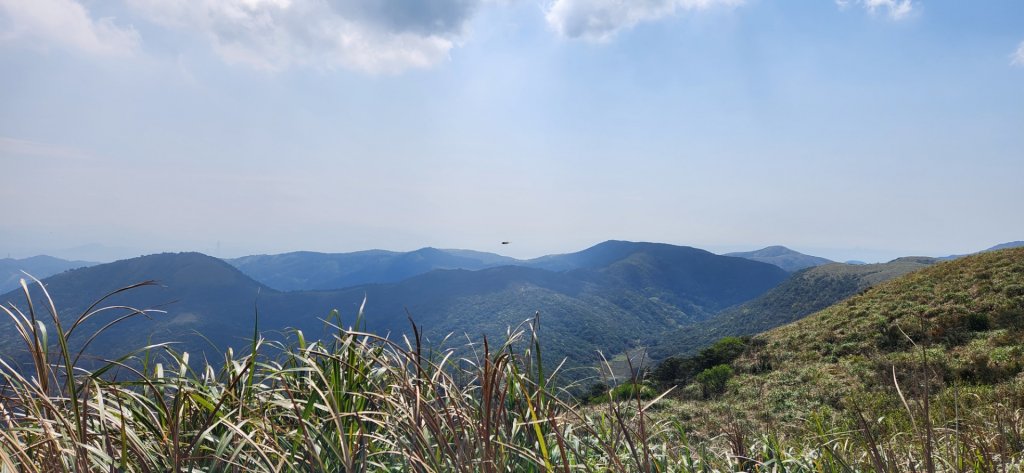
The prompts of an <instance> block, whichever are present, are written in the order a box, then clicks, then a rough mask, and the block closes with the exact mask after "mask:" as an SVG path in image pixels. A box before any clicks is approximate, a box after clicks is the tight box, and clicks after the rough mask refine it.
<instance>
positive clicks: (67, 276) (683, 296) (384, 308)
mask: <svg viewBox="0 0 1024 473" xmlns="http://www.w3.org/2000/svg"><path fill="white" fill-rule="evenodd" d="M580 253H581V254H582V255H577V256H576V257H574V262H575V264H574V265H575V266H577V267H576V268H575V269H571V270H565V271H560V272H555V271H549V270H545V269H540V268H532V267H523V266H500V267H494V268H486V269H482V270H476V271H470V270H464V269H455V270H434V271H429V272H427V273H423V274H420V275H417V276H413V277H410V278H406V279H403V280H402V281H399V282H394V283H379V284H365V285H360V286H355V287H350V288H345V289H340V290H324V291H291V292H281V291H278V290H275V289H272V288H270V287H268V286H266V285H264V284H261V283H259V282H257V281H255V280H253V279H252V278H250V277H248V276H246V275H245V274H243V273H242V272H240V271H239V270H237V269H236V268H235V267H233V266H231V265H229V264H228V263H226V262H224V261H222V260H218V259H216V258H212V257H208V256H205V255H202V254H198V253H180V254H161V255H152V256H145V257H140V258H134V259H130V260H123V261H118V262H114V263H110V264H105V265H98V266H94V267H90V268H83V269H78V270H74V271H69V272H66V273H62V274H59V275H56V276H53V277H50V278H47V279H46V280H44V282H45V284H46V286H47V288H48V290H49V292H50V294H51V295H52V296H53V297H54V299H55V301H56V303H57V305H58V307H59V308H60V309H59V310H60V311H61V314H62V317H64V318H65V319H66V318H70V317H73V316H74V315H75V314H77V313H80V312H81V311H83V310H84V309H85V308H86V307H88V305H89V304H91V303H92V302H93V301H94V300H95V299H96V298H98V297H100V296H101V295H103V294H105V293H107V292H110V291H112V290H115V289H117V288H119V287H123V286H126V285H129V284H133V283H136V282H139V281H143V280H149V279H154V280H157V281H159V285H158V286H149V287H142V288H138V289H136V290H133V291H129V292H128V293H123V294H118V295H117V296H115V297H113V298H111V299H110V300H108V301H106V303H107V304H121V305H130V306H134V307H138V308H150V307H158V308H161V309H163V310H166V311H167V313H166V314H160V315H154V316H153V317H152V318H153V320H152V321H149V320H145V319H143V318H136V319H135V320H131V321H129V322H127V323H124V324H119V325H117V326H115V327H114V328H113V329H111V332H110V333H108V334H107V335H106V336H104V337H101V339H99V340H97V342H96V344H95V346H96V347H98V348H100V349H101V351H102V352H103V354H105V355H107V356H112V355H115V354H118V353H121V352H123V351H125V348H126V347H127V346H128V345H132V346H140V345H142V344H143V343H144V342H145V340H147V339H152V340H153V341H164V340H174V341H181V342H182V345H181V349H187V350H190V351H192V352H198V351H201V350H206V349H208V348H210V347H209V344H211V343H212V345H213V346H215V347H217V348H218V349H223V348H224V347H226V346H230V345H238V344H239V343H241V342H243V341H244V340H247V339H248V338H249V337H251V334H252V331H253V328H254V320H255V313H256V308H257V307H258V310H259V328H260V330H261V331H266V332H268V333H269V332H271V331H275V330H283V329H285V328H286V327H294V328H299V329H302V330H303V331H304V332H305V333H306V334H307V336H308V337H316V336H317V335H320V334H322V333H323V330H324V324H323V322H322V321H321V320H320V319H322V318H324V317H326V316H327V315H328V314H329V313H330V311H331V310H332V309H339V310H340V311H341V315H342V323H343V324H345V325H348V324H351V323H352V320H353V318H354V315H355V313H356V311H357V309H358V307H359V305H360V303H361V302H362V301H363V298H364V297H366V299H367V301H368V302H367V310H366V318H365V323H366V329H367V330H370V331H373V332H376V333H379V334H391V335H392V336H398V335H399V334H404V333H408V331H409V322H408V320H407V318H408V316H409V315H411V316H412V317H413V318H414V320H415V321H416V323H417V324H419V325H421V326H423V327H424V330H425V333H426V334H427V335H428V336H429V337H430V338H431V339H432V340H434V341H438V340H440V339H441V338H443V336H444V335H446V334H448V333H449V332H454V333H456V334H459V335H461V334H467V335H469V336H470V337H477V336H479V335H481V334H486V335H488V336H490V337H492V338H494V337H498V338H500V337H501V336H502V334H504V333H505V331H506V329H507V327H509V326H510V325H511V326H515V325H517V324H519V323H520V322H522V321H523V320H526V319H528V318H531V317H532V316H533V315H534V314H535V313H536V312H537V311H539V312H540V313H541V314H542V315H541V320H542V332H541V337H542V339H544V341H545V343H546V345H545V346H546V350H547V352H548V353H549V354H550V355H551V356H552V357H554V358H561V357H563V356H567V357H569V358H570V359H571V360H572V361H573V362H575V363H579V364H583V363H589V362H592V361H594V360H596V359H597V358H598V355H597V351H598V350H601V351H604V352H606V353H617V352H621V351H624V350H626V349H628V348H631V347H633V346H635V345H637V344H640V343H645V342H648V341H649V340H650V339H651V338H652V337H653V336H655V334H657V333H660V332H663V331H665V330H669V329H671V328H673V327H676V326H679V325H681V324H685V323H691V322H695V321H698V320H702V319H705V318H707V317H709V316H711V315H712V314H714V313H716V312H718V311H720V310H722V309H724V308H726V307H729V306H732V305H735V304H738V303H741V302H744V301H746V300H749V299H751V298H754V297H756V296H758V295H759V294H761V293H763V292H764V291H766V290H768V289H771V288H772V287H774V286H775V285H776V284H778V283H779V282H781V281H782V280H784V279H785V278H786V276H787V274H786V273H785V272H784V271H782V270H781V269H779V268H777V267H775V266H772V265H768V264H764V263H758V262H754V261H748V260H744V259H739V258H729V257H723V256H718V255H714V254H712V253H709V252H706V251H703V250H698V249H695V248H688V247H680V246H672V245H663V244H653V243H630V242H606V243H602V244H599V245H596V246H595V247H593V248H590V249H587V250H584V251H583V252H580ZM33 293H34V296H35V297H36V300H38V299H39V290H38V288H35V289H33ZM23 299H24V298H23V297H22V296H21V295H20V294H19V293H18V292H12V293H8V294H6V295H4V296H2V297H0V300H3V301H4V302H7V301H10V302H11V303H14V304H16V305H18V306H20V307H23V308H24V301H23ZM116 313H118V312H117V311H115V312H113V313H111V314H110V316H109V317H106V318H103V317H98V318H96V319H95V320H93V321H92V323H91V324H85V325H83V326H82V327H81V329H80V332H81V333H82V334H83V335H84V334H85V333H90V332H91V331H92V330H95V329H96V328H98V327H99V326H100V325H101V324H102V323H105V322H106V321H108V320H111V318H112V317H115V316H116ZM4 323H7V321H4ZM196 333H201V334H202V335H203V337H205V340H204V339H203V338H201V337H198V336H196V335H193V334H196ZM0 334H3V335H0V340H2V342H0V349H2V350H4V351H7V352H9V351H11V350H17V349H18V344H17V343H15V342H14V341H12V336H13V333H12V331H11V330H9V329H2V330H0ZM79 340H81V339H79Z"/></svg>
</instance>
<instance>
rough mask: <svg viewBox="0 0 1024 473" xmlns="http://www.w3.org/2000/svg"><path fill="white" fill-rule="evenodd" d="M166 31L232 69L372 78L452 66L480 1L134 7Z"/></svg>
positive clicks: (155, 2)
mask: <svg viewBox="0 0 1024 473" xmlns="http://www.w3.org/2000/svg"><path fill="white" fill-rule="evenodd" d="M128 3H129V4H130V5H131V6H132V7H133V8H134V9H135V10H136V11H138V12H140V13H142V14H143V15H144V16H146V17H147V18H149V19H151V20H152V21H154V22H156V23H159V24H162V25H164V26H167V27H172V28H176V29H181V30H186V31H191V32H196V33H199V34H202V35H204V36H205V37H206V38H208V39H209V40H210V42H211V43H212V45H213V48H214V50H215V51H216V52H217V54H219V55H220V56H221V57H222V58H223V59H224V60H225V61H227V62H230V63H241V64H247V65H250V66H254V67H257V68H262V69H269V70H280V69H284V68H287V67H290V66H310V67H323V68H335V67H345V68H350V69H358V70H362V71H367V72H371V73H381V72H384V73H387V72H400V71H403V70H405V69H408V68H416V67H428V66H431V65H434V64H437V63H439V62H441V61H444V60H446V59H447V58H448V54H449V51H450V50H451V49H452V47H454V46H455V45H456V43H457V40H458V38H459V37H460V35H461V34H462V32H463V30H464V27H465V24H466V22H467V21H468V20H469V19H470V18H471V17H472V15H473V13H474V12H475V10H476V8H477V6H478V3H479V0H417V1H408V0H128Z"/></svg>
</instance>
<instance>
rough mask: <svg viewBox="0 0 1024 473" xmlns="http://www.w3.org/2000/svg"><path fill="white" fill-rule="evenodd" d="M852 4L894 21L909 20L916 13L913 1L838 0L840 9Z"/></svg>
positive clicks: (837, 3)
mask: <svg viewBox="0 0 1024 473" xmlns="http://www.w3.org/2000/svg"><path fill="white" fill-rule="evenodd" d="M851 4H856V5H860V6H862V7H864V8H865V9H867V10H868V11H869V12H871V13H872V14H878V13H879V12H881V13H884V14H885V15H887V16H888V17H889V18H892V19H893V20H902V19H904V18H907V17H908V16H910V14H911V13H912V12H913V11H914V2H913V1H911V0H836V5H839V8H846V7H848V6H850V5H851Z"/></svg>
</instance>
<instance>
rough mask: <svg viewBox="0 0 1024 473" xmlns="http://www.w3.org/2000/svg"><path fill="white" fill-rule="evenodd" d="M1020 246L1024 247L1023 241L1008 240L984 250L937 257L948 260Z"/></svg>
mask: <svg viewBox="0 0 1024 473" xmlns="http://www.w3.org/2000/svg"><path fill="white" fill-rule="evenodd" d="M1020 247H1024V241H1010V242H1006V243H1000V244H998V245H993V246H991V247H989V248H987V249H984V250H981V251H978V252H975V253H970V254H966V255H949V256H940V257H939V258H938V259H939V260H941V261H949V260H954V259H959V258H963V257H965V256H970V255H972V254H973V255H976V254H978V253H987V252H989V251H999V250H1006V249H1010V248H1020Z"/></svg>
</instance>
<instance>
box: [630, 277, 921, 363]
mask: <svg viewBox="0 0 1024 473" xmlns="http://www.w3.org/2000/svg"><path fill="white" fill-rule="evenodd" d="M936 261H937V260H935V259H934V258H926V257H904V258H897V259H895V260H893V261H890V262H888V263H880V264H858V265H852V264H843V263H831V264H826V265H823V266H817V267H813V268H807V269H804V270H801V271H798V272H796V273H794V274H793V275H792V276H790V277H789V279H787V280H786V281H785V282H783V283H782V284H779V285H778V286H776V287H775V288H772V289H771V290H769V291H767V292H765V293H764V294H762V295H760V296H758V297H757V298H755V299H753V300H750V301H747V302H745V303H743V304H741V305H738V306H736V307H731V308H729V309H726V310H724V311H722V312H720V313H718V314H716V315H715V316H713V317H711V318H709V319H706V320H701V321H698V322H696V323H693V324H690V325H686V326H683V327H680V328H678V329H676V330H674V331H672V332H669V333H667V334H665V335H664V336H662V337H661V338H660V339H659V340H658V341H657V343H656V344H655V345H653V346H652V347H650V348H649V351H650V356H651V357H652V358H655V359H664V358H667V357H669V356H675V355H688V354H692V353H694V352H696V351H697V350H699V349H701V348H703V347H705V346H707V345H710V344H711V343H713V342H714V341H715V340H718V339H720V338H722V337H728V336H744V335H754V334H757V333H761V332H764V331H766V330H769V329H771V328H774V327H778V326H780V325H783V324H787V323H789V322H792V321H794V320H798V319H800V318H802V317H805V316H807V315H810V314H812V313H814V312H817V311H819V310H822V309H824V308H826V307H828V306H830V305H832V304H835V303H837V302H839V301H841V300H843V299H846V298H848V297H851V296H853V295H856V294H857V293H859V292H861V291H863V290H864V289H867V288H869V287H871V286H874V285H876V284H878V283H881V282H884V281H888V280H890V279H893V278H896V277H899V276H903V275H904V274H907V273H910V272H913V271H917V270H919V269H922V268H925V267H927V266H930V265H932V264H934V263H936Z"/></svg>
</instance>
